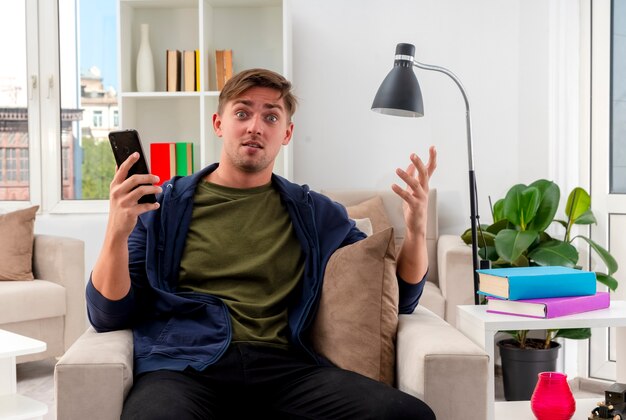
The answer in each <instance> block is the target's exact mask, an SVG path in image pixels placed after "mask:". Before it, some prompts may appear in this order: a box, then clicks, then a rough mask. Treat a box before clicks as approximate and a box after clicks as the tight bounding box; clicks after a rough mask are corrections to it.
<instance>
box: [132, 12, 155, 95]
mask: <svg viewBox="0 0 626 420" xmlns="http://www.w3.org/2000/svg"><path fill="white" fill-rule="evenodd" d="M136 81H137V92H154V62H153V60H152V50H151V49H150V25H148V24H147V23H142V24H141V44H139V53H138V54H137V80H136Z"/></svg>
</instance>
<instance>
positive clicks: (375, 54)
mask: <svg viewBox="0 0 626 420" xmlns="http://www.w3.org/2000/svg"><path fill="white" fill-rule="evenodd" d="M548 3H549V2H544V1H542V0H504V1H503V0H472V1H463V0H388V1H385V2H382V1H374V0H341V1H337V0H317V1H304V0H295V1H294V3H293V14H294V15H293V46H294V51H293V57H294V62H293V79H294V82H295V88H296V91H297V94H298V96H299V98H300V108H299V110H298V112H297V113H296V119H295V124H296V129H295V134H294V135H295V137H294V141H293V143H292V144H293V147H294V162H295V163H294V168H295V180H296V181H297V182H299V183H308V184H310V185H311V186H312V188H314V189H320V188H388V187H389V186H390V185H391V183H393V182H396V181H395V179H396V176H395V174H394V170H395V168H396V167H399V166H400V167H406V165H407V164H408V163H409V161H408V156H409V154H410V152H412V151H415V152H416V153H418V154H420V155H421V156H424V157H427V150H428V146H429V145H430V144H434V145H435V146H436V147H437V149H438V152H439V159H438V169H437V172H436V174H435V176H434V177H433V178H432V180H431V185H432V186H433V187H436V188H438V191H439V200H440V202H439V211H440V217H441V219H440V223H441V229H442V231H443V232H444V233H454V234H458V233H461V232H462V231H463V230H464V229H465V228H467V227H469V192H468V176H467V169H468V164H467V147H466V135H465V118H464V115H465V114H464V113H465V110H464V104H463V101H462V97H461V94H460V92H459V91H458V89H457V87H456V86H455V85H454V83H453V82H452V80H451V79H449V78H448V77H447V76H445V75H443V74H441V73H435V72H425V71H423V70H416V74H417V77H418V80H419V82H420V85H421V88H422V93H423V97H424V108H425V116H424V117H423V118H419V119H411V118H400V117H391V116H386V115H380V114H376V113H374V112H372V111H370V106H371V103H372V100H373V98H374V95H375V93H376V90H377V89H378V86H379V84H380V82H381V81H382V80H383V78H384V77H385V76H386V74H387V72H388V71H389V70H390V69H391V67H392V65H393V56H394V51H395V46H396V43H399V42H408V43H413V44H415V46H416V60H418V61H421V62H424V63H428V64H436V65H440V66H444V67H446V68H448V69H450V70H451V71H453V72H454V73H455V74H456V75H457V76H458V77H459V78H460V79H461V81H462V82H463V85H464V86H465V88H466V90H467V92H468V95H469V99H470V103H471V110H472V119H473V137H474V161H475V168H476V174H477V180H478V193H479V208H480V213H481V215H482V216H483V219H482V220H483V222H489V221H490V220H491V215H490V212H489V206H488V201H487V197H488V195H491V196H492V197H493V198H494V201H495V199H497V198H500V197H502V196H503V195H504V193H505V192H506V190H507V189H508V188H509V187H510V186H512V185H514V184H516V183H519V182H524V183H528V182H530V181H533V180H535V179H537V178H540V177H548V174H549V166H550V162H549V161H548V157H547V155H548V153H547V152H548V141H549V138H548V137H549V130H548V119H549V115H550V114H549V100H548V99H549V86H548V84H549V77H548V76H549V71H550V62H549V54H548V47H549V42H548V41H549V39H548V38H549V22H550V13H549V5H548ZM573 41H575V42H578V39H575V40H573Z"/></svg>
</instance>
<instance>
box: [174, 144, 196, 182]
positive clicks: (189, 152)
mask: <svg viewBox="0 0 626 420" xmlns="http://www.w3.org/2000/svg"><path fill="white" fill-rule="evenodd" d="M193 172H194V170H193V143H190V142H182V141H179V142H176V175H180V176H187V175H191V174H193Z"/></svg>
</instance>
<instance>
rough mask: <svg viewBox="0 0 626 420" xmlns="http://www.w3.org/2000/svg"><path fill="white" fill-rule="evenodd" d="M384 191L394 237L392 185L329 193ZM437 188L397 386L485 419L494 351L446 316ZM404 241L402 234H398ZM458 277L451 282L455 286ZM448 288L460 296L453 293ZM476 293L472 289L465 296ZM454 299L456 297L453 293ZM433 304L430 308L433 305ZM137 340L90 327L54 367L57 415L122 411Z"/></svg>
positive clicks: (441, 409) (357, 197)
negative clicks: (426, 272)
mask: <svg viewBox="0 0 626 420" xmlns="http://www.w3.org/2000/svg"><path fill="white" fill-rule="evenodd" d="M377 194H378V195H381V196H382V197H383V201H384V204H385V207H386V209H387V212H388V213H389V219H390V222H391V223H392V224H393V225H394V228H395V229H394V230H395V232H396V239H397V240H402V238H403V235H404V226H403V225H404V219H403V217H402V209H401V201H399V199H398V198H397V197H396V196H395V194H393V193H387V192H383V193H380V194H379V193H378V192H372V191H361V192H358V191H349V192H344V193H338V192H333V193H331V194H329V195H330V196H331V197H332V198H333V199H335V200H337V201H340V202H342V203H343V204H344V205H346V206H350V205H352V204H354V203H358V202H359V201H363V200H365V199H367V198H370V197H372V196H373V195H377ZM436 200H437V196H436V191H434V190H433V191H431V196H430V208H429V226H428V233H427V238H428V247H429V253H430V258H431V261H430V264H431V272H432V273H434V275H433V276H430V278H429V283H428V284H427V285H426V288H425V290H424V295H423V296H422V299H421V301H420V305H419V306H418V307H417V309H416V310H415V312H414V313H413V314H410V315H400V319H399V325H398V334H397V343H396V386H397V387H398V388H399V389H401V390H402V391H405V392H407V393H409V394H412V395H415V396H417V397H418V398H420V399H423V400H424V401H426V402H427V403H428V404H429V405H430V406H431V407H432V408H433V410H434V411H435V413H436V415H437V418H440V419H452V418H456V417H458V415H459V410H462V413H463V418H464V419H468V420H482V419H484V418H486V415H487V372H488V363H489V356H488V355H487V353H485V351H483V350H481V349H480V348H479V347H478V346H477V345H476V344H474V343H473V342H472V341H471V340H470V339H468V338H467V337H465V336H464V335H463V334H462V333H461V332H459V331H458V330H456V329H455V328H454V327H452V326H451V325H450V324H448V323H447V322H446V321H444V319H443V316H444V313H445V306H446V304H447V303H446V298H445V297H444V295H443V294H442V292H441V290H440V288H439V284H438V282H437V275H436V274H437V269H436V267H437V256H436V252H437V239H438V234H437V214H436V209H437V202H436ZM396 243H398V242H396ZM452 283H453V282H452V279H450V278H448V286H449V287H450V288H452V289H453V288H454V284H452ZM449 296H452V297H454V296H455V295H454V294H451V295H449ZM467 298H468V299H472V297H471V295H470V296H468V297H467ZM448 301H449V304H451V305H452V304H454V303H453V302H454V299H448ZM431 308H432V310H431ZM132 348H133V342H132V333H131V331H129V330H125V331H115V332H110V333H100V334H98V333H96V332H95V331H94V330H93V329H91V328H90V329H88V330H87V331H86V332H85V333H84V334H83V335H82V337H80V339H79V340H78V341H77V342H76V343H75V344H74V346H72V348H70V350H69V351H68V352H67V353H66V354H65V355H64V356H63V357H62V358H61V360H60V361H59V362H58V363H57V365H56V368H55V392H56V399H57V418H58V419H62V420H74V419H85V418H89V419H90V420H100V419H102V420H104V419H118V418H119V416H120V413H121V411H122V406H123V402H124V398H125V397H126V395H127V394H128V391H129V390H130V388H131V387H132V381H133V375H132V372H133V350H132Z"/></svg>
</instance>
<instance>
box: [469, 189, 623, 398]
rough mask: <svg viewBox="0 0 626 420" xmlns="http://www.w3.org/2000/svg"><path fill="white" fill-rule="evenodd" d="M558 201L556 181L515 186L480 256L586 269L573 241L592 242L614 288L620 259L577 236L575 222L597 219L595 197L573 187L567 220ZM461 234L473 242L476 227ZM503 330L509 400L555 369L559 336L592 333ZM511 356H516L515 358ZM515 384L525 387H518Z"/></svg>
mask: <svg viewBox="0 0 626 420" xmlns="http://www.w3.org/2000/svg"><path fill="white" fill-rule="evenodd" d="M559 201H560V189H559V187H558V185H556V184H555V183H554V182H552V181H548V180H545V179H540V180H537V181H535V182H533V183H532V184H530V185H524V184H517V185H514V186H513V187H512V188H511V189H510V190H509V191H508V192H507V194H506V196H505V197H504V198H503V199H500V200H498V201H496V203H495V204H494V205H493V208H492V215H493V223H492V224H491V225H481V226H480V228H479V230H478V236H477V240H478V248H479V255H480V256H481V258H483V259H488V260H490V261H491V263H492V266H493V267H526V266H533V265H542V266H548V265H560V266H566V267H574V268H581V267H580V264H579V258H580V255H579V252H578V250H577V249H576V247H574V245H573V242H574V241H576V240H581V241H583V242H586V243H587V244H589V246H590V248H591V249H592V250H593V251H594V252H595V253H596V254H597V255H598V256H599V258H600V259H601V260H602V262H603V263H604V265H605V266H606V273H605V272H598V271H596V278H597V280H598V281H599V282H600V283H602V284H604V285H606V286H607V287H608V288H609V289H610V290H612V291H614V290H615V289H616V288H617V280H616V279H615V278H614V277H613V274H614V273H615V272H616V271H617V268H618V265H617V262H616V261H615V258H613V256H611V254H610V253H609V252H608V251H607V250H606V249H604V248H603V247H601V246H600V245H598V244H597V243H596V242H594V241H592V240H591V239H590V238H588V237H587V236H584V235H576V236H573V237H572V227H573V226H574V225H589V224H592V223H596V218H595V216H594V214H593V212H592V211H591V197H590V196H589V194H588V193H587V192H586V191H585V190H584V189H583V188H580V187H577V188H574V189H573V190H572V191H571V192H570V194H569V196H568V198H567V202H566V205H565V218H564V219H555V215H556V212H557V210H558V206H559ZM554 222H556V224H557V225H560V226H561V228H560V229H562V230H563V233H562V236H561V235H559V236H558V237H557V235H556V234H553V235H551V234H549V233H548V232H547V230H548V228H549V227H550V226H551V225H553V223H554ZM461 238H462V239H463V241H464V242H465V243H466V244H471V241H472V238H471V231H470V230H469V229H468V230H467V231H465V232H464V233H463V235H461ZM504 332H505V333H507V334H509V335H510V337H511V338H510V339H508V340H502V341H500V342H499V343H498V347H499V348H500V356H501V358H502V370H503V376H504V380H505V384H504V385H505V387H504V388H505V398H506V399H507V400H516V399H530V396H531V394H532V391H533V389H534V385H535V383H536V380H537V374H538V373H539V372H540V371H545V370H555V368H556V356H557V354H558V349H559V347H560V344H559V343H557V342H555V341H554V339H555V338H557V337H563V338H572V339H585V338H589V337H590V336H591V330H590V329H589V328H577V329H560V330H546V331H545V336H544V337H543V338H540V339H537V338H529V337H528V336H527V335H528V330H518V331H504ZM509 356H510V357H512V358H513V359H511V360H512V362H511V360H509V359H508V357H509ZM505 359H506V360H505ZM526 359H529V360H532V364H534V365H535V368H534V369H529V366H530V365H529V364H528V362H527V361H526ZM518 362H519V364H518ZM516 366H518V367H519V369H516ZM511 370H512V371H511ZM516 386H519V387H520V388H521V389H514V388H515V387H516Z"/></svg>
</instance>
